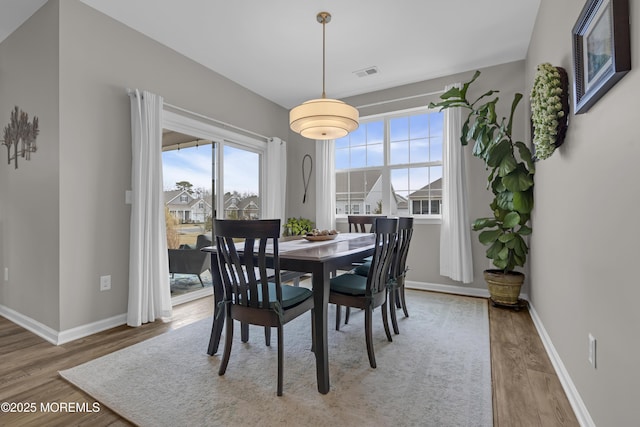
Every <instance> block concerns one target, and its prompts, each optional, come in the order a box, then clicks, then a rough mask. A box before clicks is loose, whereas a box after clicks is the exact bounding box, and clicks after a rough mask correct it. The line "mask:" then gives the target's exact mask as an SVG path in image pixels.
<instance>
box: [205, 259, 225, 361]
mask: <svg viewBox="0 0 640 427" xmlns="http://www.w3.org/2000/svg"><path fill="white" fill-rule="evenodd" d="M211 279H212V281H213V325H212V326H211V338H210V339H209V349H208V350H207V354H208V355H210V356H213V355H214V354H216V353H217V352H218V345H219V344H220V336H221V335H222V327H223V326H224V318H225V313H224V310H225V307H224V306H223V305H222V304H220V301H222V295H223V289H222V277H220V270H218V259H217V258H216V255H215V254H211Z"/></svg>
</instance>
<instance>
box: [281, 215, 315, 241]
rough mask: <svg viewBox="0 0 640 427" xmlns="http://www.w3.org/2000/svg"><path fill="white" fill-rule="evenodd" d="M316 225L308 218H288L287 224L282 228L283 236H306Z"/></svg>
mask: <svg viewBox="0 0 640 427" xmlns="http://www.w3.org/2000/svg"><path fill="white" fill-rule="evenodd" d="M313 227H314V223H313V221H311V220H310V219H307V218H302V217H300V218H288V219H287V222H286V223H284V225H283V226H282V235H283V236H285V237H287V236H304V235H305V234H307V233H309V232H311V230H313Z"/></svg>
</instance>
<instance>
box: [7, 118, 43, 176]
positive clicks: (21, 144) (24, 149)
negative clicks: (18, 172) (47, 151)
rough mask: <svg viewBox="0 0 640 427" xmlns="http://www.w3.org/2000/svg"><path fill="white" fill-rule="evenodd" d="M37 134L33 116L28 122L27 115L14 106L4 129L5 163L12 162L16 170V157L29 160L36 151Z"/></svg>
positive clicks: (36, 121)
mask: <svg viewBox="0 0 640 427" xmlns="http://www.w3.org/2000/svg"><path fill="white" fill-rule="evenodd" d="M39 132H40V130H39V129H38V118H37V117H35V116H34V117H33V121H32V122H29V115H28V114H27V113H25V112H24V111H22V110H21V109H19V108H18V106H16V107H15V108H14V109H13V111H12V112H11V119H10V120H9V124H8V125H7V126H5V127H4V140H3V141H2V144H3V145H6V146H7V163H9V164H11V160H13V161H14V164H15V168H16V169H18V157H23V158H24V159H25V160H31V153H35V152H36V149H37V147H36V138H37V136H38V133H39ZM12 147H13V154H11V148H12Z"/></svg>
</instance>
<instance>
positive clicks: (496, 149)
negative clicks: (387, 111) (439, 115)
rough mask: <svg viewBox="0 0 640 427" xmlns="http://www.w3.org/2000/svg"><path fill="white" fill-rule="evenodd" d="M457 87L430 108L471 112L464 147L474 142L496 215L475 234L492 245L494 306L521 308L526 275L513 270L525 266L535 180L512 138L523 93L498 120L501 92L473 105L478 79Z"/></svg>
mask: <svg viewBox="0 0 640 427" xmlns="http://www.w3.org/2000/svg"><path fill="white" fill-rule="evenodd" d="M479 75H480V72H479V71H476V73H475V74H474V76H473V78H472V79H471V80H470V81H469V82H467V83H464V84H463V86H462V88H453V89H450V90H448V91H447V92H445V93H444V94H442V95H441V96H440V98H441V99H442V101H441V102H438V103H431V104H429V107H430V108H440V110H443V109H447V108H454V107H460V108H463V109H464V110H466V111H468V115H467V118H466V120H465V121H464V123H463V125H462V136H461V142H462V144H463V145H467V144H468V143H469V142H473V143H474V144H473V155H474V156H475V157H478V158H480V159H482V160H483V161H484V163H485V166H486V169H487V171H488V172H489V176H488V183H487V188H488V189H489V190H490V191H491V192H492V193H493V196H494V197H493V200H492V201H491V204H490V207H491V211H492V212H493V216H491V217H487V218H478V219H476V220H475V221H474V222H473V230H475V231H480V233H479V235H478V239H479V240H480V242H481V243H482V244H483V245H486V246H488V248H487V251H486V256H487V258H489V259H490V260H491V261H492V263H493V265H494V266H495V267H496V268H495V269H489V270H485V272H484V276H485V280H486V281H487V284H488V287H489V294H490V296H491V301H492V303H493V304H500V305H508V306H513V307H519V295H520V288H521V286H522V283H523V282H524V274H523V273H521V272H517V271H515V268H516V267H522V266H523V265H524V264H525V262H526V260H527V254H528V252H529V247H528V245H527V242H526V241H525V238H524V237H525V236H528V235H530V234H531V227H530V226H529V220H530V218H531V210H532V209H533V176H534V173H535V165H534V162H533V156H532V154H531V151H530V150H529V148H528V147H527V146H526V145H525V144H524V143H523V142H521V141H516V140H514V138H513V135H512V130H513V117H514V112H515V110H516V107H517V106H518V103H519V102H520V100H521V99H522V94H520V93H516V94H515V95H514V99H513V102H512V103H511V112H510V114H509V118H508V119H507V118H505V117H502V118H501V119H498V116H497V114H496V106H497V103H498V100H499V98H498V97H497V96H495V97H494V94H496V93H498V91H497V90H490V91H488V92H486V93H484V94H482V95H481V96H480V97H478V98H477V99H476V100H474V101H469V100H467V91H468V89H469V86H470V85H471V84H472V83H473V82H474V81H475V80H476V79H477V78H478V76H479Z"/></svg>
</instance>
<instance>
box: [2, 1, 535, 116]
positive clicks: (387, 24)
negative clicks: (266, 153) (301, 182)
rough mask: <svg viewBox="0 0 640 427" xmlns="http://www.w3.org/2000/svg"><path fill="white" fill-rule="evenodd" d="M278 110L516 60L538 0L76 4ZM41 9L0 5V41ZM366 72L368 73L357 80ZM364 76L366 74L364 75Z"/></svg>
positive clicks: (28, 3)
mask: <svg viewBox="0 0 640 427" xmlns="http://www.w3.org/2000/svg"><path fill="white" fill-rule="evenodd" d="M81 1H82V2H84V3H86V4H87V5H89V6H91V7H93V8H95V9H97V10H99V11H101V12H103V13H105V14H107V15H109V16H111V17H112V18H114V19H116V20H118V21H120V22H122V23H124V24H125V25H127V26H129V27H132V28H134V29H136V30H137V31H140V32H141V33H143V34H146V35H147V36H149V37H151V38H152V39H155V40H157V41H158V42H160V43H162V44H164V45H166V46H168V47H170V48H172V49H174V50H176V51H178V52H180V53H182V54H183V55H185V56H187V57H189V58H191V59H193V60H194V61H196V62H198V63H200V64H202V65H204V66H206V67H209V68H211V69H212V70H215V71H216V72H218V73H220V74H222V75H223V76H225V77H227V78H229V79H230V80H233V81H235V82H236V83H238V84H240V85H242V86H244V87H246V88H248V89H250V90H251V91H253V92H255V93H257V94H259V95H261V96H263V97H265V98H267V99H270V100H271V101H273V102H275V103H277V104H279V105H281V106H282V107H285V108H287V109H289V108H292V107H294V106H295V105H297V104H299V103H301V102H303V101H306V100H308V99H313V98H319V97H320V95H321V93H322V25H321V24H319V23H318V22H317V21H316V15H317V13H318V12H321V11H328V12H329V13H331V14H332V16H333V17H332V20H331V22H330V23H329V24H327V25H326V94H327V97H329V98H337V99H341V98H345V97H348V96H352V95H358V94H362V93H367V92H371V91H375V90H381V89H386V88H390V87H395V86H399V85H403V84H408V83H414V82H418V81H422V80H428V79H432V78H436V77H441V76H446V75H450V74H455V73H458V72H464V71H469V70H474V69H477V68H481V67H487V66H491V65H496V64H501V63H505V62H511V61H516V60H520V59H524V58H525V56H526V53H527V48H528V46H529V40H530V37H531V32H532V30H533V25H534V22H535V19H536V15H537V11H538V6H539V4H540V0H517V1H514V0H396V1H395V2H393V3H392V2H390V1H388V0H343V1H335V0H334V1H331V0H316V1H310V0H306V1H303V0H270V1H265V0H244V1H230V0H181V1H179V2H178V1H175V0H81ZM44 3H46V0H1V3H0V41H2V40H4V39H5V38H6V37H7V36H8V35H9V34H10V33H11V32H13V31H14V30H15V29H16V28H17V27H18V26H20V24H21V23H22V22H24V21H25V20H26V19H27V18H28V17H29V16H31V14H33V13H34V12H35V11H36V10H37V9H39V8H40V7H41V6H42V5H43V4H44ZM370 67H376V68H377V70H378V73H376V74H370V75H366V76H365V77H358V75H357V74H356V72H357V71H360V70H365V69H368V68H370ZM364 74H366V73H364Z"/></svg>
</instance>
